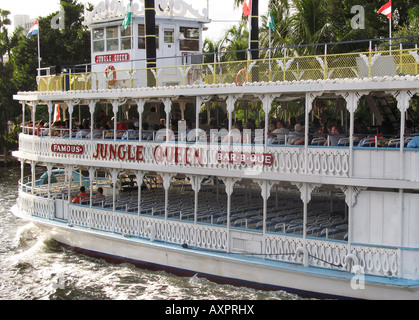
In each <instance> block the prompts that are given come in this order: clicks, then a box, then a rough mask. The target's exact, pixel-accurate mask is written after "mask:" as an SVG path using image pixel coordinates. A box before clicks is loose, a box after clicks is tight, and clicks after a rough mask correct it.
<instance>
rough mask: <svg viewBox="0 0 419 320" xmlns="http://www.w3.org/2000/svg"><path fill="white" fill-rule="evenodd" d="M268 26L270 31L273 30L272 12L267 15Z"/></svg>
mask: <svg viewBox="0 0 419 320" xmlns="http://www.w3.org/2000/svg"><path fill="white" fill-rule="evenodd" d="M268 27H269V28H271V30H272V31H275V27H276V25H275V22H274V17H273V16H272V13H269V16H268Z"/></svg>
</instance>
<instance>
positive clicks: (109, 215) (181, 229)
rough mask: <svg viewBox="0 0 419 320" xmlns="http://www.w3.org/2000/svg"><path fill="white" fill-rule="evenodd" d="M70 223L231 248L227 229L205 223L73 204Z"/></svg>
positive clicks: (152, 237) (192, 244)
mask: <svg viewBox="0 0 419 320" xmlns="http://www.w3.org/2000/svg"><path fill="white" fill-rule="evenodd" d="M68 223H69V224H70V225H75V226H81V227H86V228H91V229H97V230H100V231H108V232H114V233H118V234H122V235H124V236H133V237H140V238H148V239H150V240H152V241H154V240H159V241H165V242H169V243H175V244H181V245H182V244H188V245H191V246H195V247H198V248H203V249H212V250H219V251H226V250H227V230H226V228H225V227H219V226H218V227H216V226H210V225H203V224H196V225H195V224H193V223H191V222H182V221H174V220H164V219H161V218H155V217H154V218H153V217H146V216H142V215H140V216H138V215H134V214H129V213H121V212H112V211H109V210H102V209H97V208H89V207H83V206H77V205H73V206H71V209H70V216H69V221H68Z"/></svg>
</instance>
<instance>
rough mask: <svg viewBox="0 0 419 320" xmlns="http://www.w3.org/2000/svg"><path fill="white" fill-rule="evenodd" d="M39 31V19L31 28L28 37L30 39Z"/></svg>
mask: <svg viewBox="0 0 419 320" xmlns="http://www.w3.org/2000/svg"><path fill="white" fill-rule="evenodd" d="M38 33H39V25H38V20H36V21H35V23H34V24H33V26H32V27H31V28H30V29H29V32H28V35H27V36H26V38H27V39H29V38H30V37H31V36H33V35H35V34H38Z"/></svg>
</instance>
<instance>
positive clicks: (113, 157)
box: [109, 145, 117, 160]
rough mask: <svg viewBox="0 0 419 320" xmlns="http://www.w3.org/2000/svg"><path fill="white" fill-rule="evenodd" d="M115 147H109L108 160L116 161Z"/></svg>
mask: <svg viewBox="0 0 419 320" xmlns="http://www.w3.org/2000/svg"><path fill="white" fill-rule="evenodd" d="M116 148H117V147H116V146H113V145H110V146H109V160H116V151H117V150H116Z"/></svg>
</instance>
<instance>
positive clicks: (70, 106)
mask: <svg viewBox="0 0 419 320" xmlns="http://www.w3.org/2000/svg"><path fill="white" fill-rule="evenodd" d="M64 102H65V104H66V105H67V107H68V114H69V122H70V123H69V128H68V130H69V132H68V136H69V139H72V137H73V111H74V106H75V105H77V104H79V103H80V100H67V101H64Z"/></svg>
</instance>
